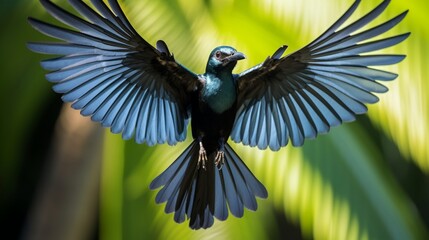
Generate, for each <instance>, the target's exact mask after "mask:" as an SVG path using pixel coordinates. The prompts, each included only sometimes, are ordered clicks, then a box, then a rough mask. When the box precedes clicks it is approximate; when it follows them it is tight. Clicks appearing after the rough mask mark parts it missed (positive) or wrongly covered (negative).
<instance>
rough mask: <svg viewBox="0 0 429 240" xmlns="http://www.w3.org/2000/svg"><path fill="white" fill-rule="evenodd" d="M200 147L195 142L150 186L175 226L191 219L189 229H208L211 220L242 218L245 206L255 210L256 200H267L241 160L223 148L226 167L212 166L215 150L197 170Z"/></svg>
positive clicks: (259, 185)
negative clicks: (204, 165) (203, 166)
mask: <svg viewBox="0 0 429 240" xmlns="http://www.w3.org/2000/svg"><path fill="white" fill-rule="evenodd" d="M198 154H199V144H198V141H194V142H192V143H191V145H190V146H189V147H188V148H186V150H185V151H184V152H183V153H182V154H181V155H180V156H179V157H178V158H177V160H176V161H174V162H173V164H171V165H170V166H169V167H168V168H167V169H166V170H165V171H164V172H163V173H161V174H160V175H159V176H158V177H156V178H155V179H154V180H153V181H152V183H151V184H150V189H152V190H154V189H156V188H159V187H161V186H164V187H163V188H162V189H161V190H160V191H159V192H158V194H157V196H156V198H155V201H156V203H163V202H167V204H166V206H165V212H166V213H172V212H175V213H174V220H175V221H176V222H178V223H181V222H183V221H185V219H186V218H188V219H190V221H189V226H190V227H191V228H192V229H200V228H209V227H211V226H212V225H213V223H214V218H213V217H216V218H217V219H219V220H221V221H223V220H225V219H227V218H228V208H229V211H231V214H232V215H234V216H236V217H242V216H243V214H244V207H246V208H248V209H249V210H253V211H255V210H256V209H257V208H258V205H257V202H256V197H260V198H267V196H268V193H267V190H266V189H265V187H264V186H263V185H262V183H261V182H259V181H258V180H257V179H256V178H255V176H254V175H253V174H252V172H250V170H249V169H248V168H247V166H246V165H245V164H244V162H243V161H242V160H241V159H240V157H239V156H238V155H237V154H236V153H235V152H234V150H233V149H232V148H231V147H230V146H229V145H228V144H226V145H225V164H224V165H223V166H222V168H221V169H218V168H217V167H216V166H215V164H214V159H215V155H216V151H209V152H208V161H207V163H206V167H205V169H203V168H198V166H197V165H198Z"/></svg>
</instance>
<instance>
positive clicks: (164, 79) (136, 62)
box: [28, 0, 199, 145]
mask: <svg viewBox="0 0 429 240" xmlns="http://www.w3.org/2000/svg"><path fill="white" fill-rule="evenodd" d="M40 2H41V3H42V5H43V6H44V7H45V9H46V10H47V11H48V12H49V13H50V14H51V15H52V16H54V17H55V18H57V19H58V20H59V21H61V22H63V23H65V24H66V25H68V26H70V27H72V28H74V30H72V29H66V28H62V27H59V26H55V25H51V24H49V23H45V22H42V21H39V20H36V19H33V18H29V22H30V24H31V25H32V26H33V27H34V28H35V29H37V30H38V31H40V32H42V33H44V34H46V35H48V36H51V37H54V38H56V39H60V40H62V42H59V43H54V42H50V43H29V44H28V47H29V48H30V49H31V50H33V51H35V52H39V53H45V54H53V55H59V57H57V58H54V59H49V60H45V61H42V67H43V68H45V69H46V70H49V71H51V72H50V73H48V74H47V75H46V78H47V79H48V80H49V81H50V82H53V83H55V85H54V87H53V89H54V91H55V92H57V93H61V94H63V97H62V99H63V100H64V101H65V102H72V103H73V104H72V107H73V108H75V109H81V113H82V115H85V116H92V117H91V118H92V120H94V121H97V122H101V123H102V125H103V126H105V127H111V131H112V132H114V133H120V132H122V136H123V138H124V139H130V138H132V137H133V136H135V140H136V142H138V143H144V142H145V143H147V144H148V145H153V144H156V143H165V142H167V143H168V144H170V145H172V144H175V143H177V142H178V141H183V140H184V139H185V138H186V132H187V121H188V118H189V116H188V113H187V108H188V105H189V97H188V96H189V94H188V92H189V91H193V90H194V89H195V88H196V87H197V84H199V82H198V77H197V76H196V75H195V74H194V73H192V72H190V71H188V70H187V69H186V68H184V67H183V66H181V65H180V64H178V63H177V62H176V61H175V60H174V58H173V56H172V55H171V54H170V52H169V51H168V48H167V46H166V44H165V43H164V42H162V41H158V43H157V49H155V48H154V47H152V46H151V45H150V44H149V43H147V42H146V41H145V40H144V39H143V38H141V37H140V36H139V34H138V33H137V32H136V31H135V29H134V28H133V27H132V26H131V24H130V23H129V22H128V20H127V18H126V17H125V15H124V13H123V12H122V10H121V8H120V6H119V4H118V3H117V2H116V1H114V0H109V6H110V8H109V6H107V5H106V4H105V3H104V2H103V1H101V0H91V2H92V5H93V6H94V7H95V9H93V8H91V7H89V6H88V5H87V4H86V3H84V2H82V1H79V0H69V2H70V4H71V6H72V7H73V8H74V9H75V10H76V11H77V12H78V13H80V15H81V16H83V17H84V18H85V19H83V18H81V17H78V16H76V15H73V14H71V13H69V12H67V11H65V10H64V9H62V8H60V7H58V6H57V5H55V4H54V3H52V2H50V1H48V0H41V1H40Z"/></svg>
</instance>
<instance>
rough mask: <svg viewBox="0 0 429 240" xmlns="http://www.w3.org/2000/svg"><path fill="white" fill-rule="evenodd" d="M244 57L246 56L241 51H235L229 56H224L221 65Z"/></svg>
mask: <svg viewBox="0 0 429 240" xmlns="http://www.w3.org/2000/svg"><path fill="white" fill-rule="evenodd" d="M245 58H246V56H244V54H243V53H241V52H235V53H233V54H231V55H230V56H228V57H225V58H224V59H223V64H222V65H223V66H225V65H227V64H228V63H230V62H236V61H238V60H242V59H245Z"/></svg>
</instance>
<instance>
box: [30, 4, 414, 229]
mask: <svg viewBox="0 0 429 240" xmlns="http://www.w3.org/2000/svg"><path fill="white" fill-rule="evenodd" d="M40 2H41V4H42V5H43V6H44V7H45V9H46V10H47V11H48V12H49V13H50V14H51V15H52V16H54V17H55V18H56V19H58V20H59V21H61V22H63V23H64V24H66V25H68V26H70V27H72V28H73V29H66V28H62V27H59V26H56V25H52V24H49V23H46V22H42V21H39V20H37V19H34V18H29V22H30V24H31V25H32V26H33V27H34V28H35V29H37V30H38V31H40V32H42V33H44V34H46V35H48V36H51V37H53V38H56V39H59V40H61V41H60V42H49V43H40V42H37V43H29V44H28V47H29V48H30V49H31V50H33V51H35V52H39V53H44V54H52V55H58V57H56V58H53V59H49V60H44V61H42V67H43V68H45V69H46V70H48V71H50V73H48V74H47V75H46V78H47V80H48V81H50V82H53V83H54V86H53V89H54V91H55V92H57V93H60V94H62V99H63V100H64V101H65V102H72V107H73V108H75V109H79V110H81V113H82V115H84V116H91V119H92V120H94V121H97V122H100V123H101V124H102V125H103V126H105V127H110V128H111V131H112V132H113V133H122V137H123V138H124V139H131V138H134V139H135V141H136V142H138V143H146V144H148V145H154V144H161V143H168V144H170V145H174V144H176V143H177V142H179V141H183V140H185V139H186V132H187V125H188V122H189V120H190V121H191V128H192V137H193V139H194V141H193V142H192V143H191V144H190V145H189V147H187V148H186V150H185V151H184V152H183V153H182V154H181V155H180V156H179V157H178V158H177V159H176V160H175V161H174V162H173V163H172V164H171V165H170V166H169V167H168V168H167V169H166V170H165V171H164V172H163V173H161V174H160V175H159V176H158V177H157V178H155V179H154V180H153V181H152V183H151V185H150V188H151V189H156V188H159V187H162V186H163V188H162V189H161V190H160V191H159V192H158V194H157V196H156V202H157V203H162V202H167V204H166V207H165V210H166V212H167V213H173V212H174V220H175V221H176V222H179V223H180V222H183V221H185V220H186V219H187V218H188V219H190V221H189V225H190V227H191V228H193V229H200V228H208V227H210V226H212V225H213V223H214V217H216V218H217V219H219V220H225V219H226V218H227V217H228V214H229V212H230V213H231V214H232V215H234V216H236V217H242V216H243V211H244V208H248V209H250V210H256V209H257V201H256V197H260V198H267V196H268V193H267V190H266V189H265V187H264V186H263V185H262V183H261V182H259V181H258V180H257V179H256V177H255V176H254V175H253V174H252V172H251V171H250V170H249V169H248V168H247V167H246V165H245V164H244V162H243V161H242V160H241V159H240V157H239V156H238V155H237V154H236V153H235V152H234V150H233V149H232V148H231V147H230V145H229V144H228V143H227V140H228V138H229V137H231V139H232V140H233V141H234V142H237V143H240V142H241V143H243V144H244V145H249V146H252V147H253V146H257V147H258V148H260V149H266V148H270V149H271V150H274V151H276V150H279V149H280V148H281V147H284V146H286V145H287V144H288V143H289V141H290V142H291V144H292V145H294V146H300V145H302V144H303V142H304V139H306V138H314V137H316V136H317V135H318V134H319V133H326V132H328V131H329V129H330V128H331V127H333V126H336V125H339V124H341V123H342V122H348V121H353V120H354V119H355V116H356V115H357V114H363V113H366V112H367V108H366V106H365V104H367V103H375V102H377V101H378V98H377V96H375V95H374V94H373V93H384V92H386V91H387V88H386V87H385V86H383V85H382V84H380V83H379V82H377V81H389V80H393V79H395V78H396V77H397V75H396V74H394V73H390V72H386V71H382V70H378V69H376V68H372V66H384V65H391V64H395V63H398V62H400V61H401V60H403V59H404V57H405V56H404V55H387V54H374V55H371V54H368V53H370V52H372V51H376V50H380V49H384V48H387V47H390V46H393V45H396V44H398V43H400V42H402V41H403V40H405V39H406V38H407V37H408V36H409V33H404V34H401V35H397V36H393V37H389V38H385V39H381V40H375V41H374V40H371V39H372V38H374V37H377V36H379V35H380V34H383V33H385V32H386V31H388V30H390V29H391V28H393V27H394V26H396V25H397V24H398V23H399V22H400V21H401V20H402V19H403V18H404V17H405V16H406V14H407V11H405V12H403V13H401V14H399V15H398V16H396V17H394V18H392V19H391V20H389V21H387V22H385V23H382V24H380V25H377V26H375V27H372V28H370V29H367V30H364V31H360V30H361V29H362V28H363V27H365V26H366V25H367V24H368V23H370V22H371V21H372V20H374V19H375V18H376V17H377V16H379V15H380V14H381V13H382V12H383V11H384V10H385V8H386V7H387V6H388V4H389V2H390V1H387V0H386V1H383V2H382V3H381V4H380V5H378V6H377V7H376V8H375V9H373V10H372V11H370V12H369V13H368V14H366V15H365V16H363V17H361V18H360V19H358V20H356V21H355V22H353V23H351V24H349V25H347V26H344V27H342V28H341V26H342V25H343V24H344V22H345V21H346V20H348V19H349V17H350V16H351V15H352V14H353V12H354V11H355V10H356V8H357V7H358V5H359V3H360V1H355V2H354V4H353V5H352V6H351V7H350V8H349V9H348V10H347V11H346V12H345V13H344V14H343V16H341V17H340V18H339V19H338V20H337V21H336V22H335V23H334V24H333V25H332V26H331V27H330V28H329V29H328V30H326V31H325V32H324V33H323V34H322V35H321V36H320V37H318V38H317V39H316V40H314V41H313V42H311V43H310V44H308V45H307V46H305V47H303V48H302V49H300V50H298V51H297V52H295V53H292V54H290V55H287V56H283V53H284V52H285V50H286V48H287V47H286V46H282V47H280V48H279V49H278V50H277V51H276V52H275V53H274V54H273V55H272V56H271V57H268V58H267V59H266V60H265V61H264V62H263V63H261V64H259V65H257V66H255V67H253V68H251V69H249V70H246V71H244V72H243V73H240V74H232V70H233V69H234V67H235V65H236V64H237V62H238V61H239V60H242V59H245V55H244V54H243V53H241V52H238V51H237V50H236V49H234V48H232V47H229V46H220V47H217V48H215V49H214V50H213V51H212V52H211V53H210V55H209V59H208V61H207V65H206V72H205V73H204V74H195V73H193V72H191V71H190V70H188V69H187V68H185V67H184V66H182V65H181V64H180V63H178V62H177V61H176V60H175V58H174V57H173V55H172V54H171V53H170V51H169V49H168V47H167V45H166V44H165V43H164V42H163V41H162V40H160V41H158V42H157V43H156V48H155V47H153V46H152V45H150V44H149V43H148V42H146V41H145V40H144V39H143V38H142V37H141V36H140V35H139V34H138V33H137V32H136V31H135V29H134V28H133V27H132V25H131V24H130V22H129V21H128V20H127V17H126V16H125V14H124V12H123V11H122V10H121V8H120V6H119V4H118V3H117V1H114V0H109V1H108V5H107V4H106V3H104V2H103V1H101V0H91V3H92V7H91V6H89V5H88V4H86V3H84V2H82V1H80V0H69V3H70V4H71V6H72V7H73V8H74V9H75V10H76V11H77V12H78V13H79V14H80V15H81V16H76V15H74V14H72V13H69V12H67V11H66V10H64V9H62V8H60V7H58V6H57V5H56V4H54V3H52V2H51V1H49V0H41V1H40ZM355 32H358V33H355ZM362 42H363V43H362Z"/></svg>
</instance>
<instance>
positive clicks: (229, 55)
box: [206, 46, 246, 73]
mask: <svg viewBox="0 0 429 240" xmlns="http://www.w3.org/2000/svg"><path fill="white" fill-rule="evenodd" d="M245 58H246V57H245V56H244V54H243V53H241V52H237V50H235V49H234V48H232V47H228V46H220V47H217V48H215V49H213V51H212V52H211V53H210V56H209V60H208V62H207V67H206V72H212V73H219V72H225V71H227V72H232V69H234V67H235V65H236V64H237V61H238V60H241V59H245Z"/></svg>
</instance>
